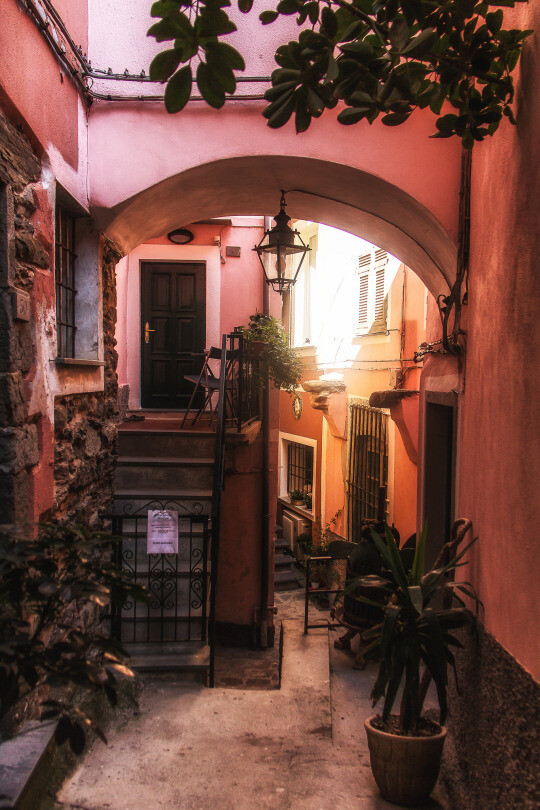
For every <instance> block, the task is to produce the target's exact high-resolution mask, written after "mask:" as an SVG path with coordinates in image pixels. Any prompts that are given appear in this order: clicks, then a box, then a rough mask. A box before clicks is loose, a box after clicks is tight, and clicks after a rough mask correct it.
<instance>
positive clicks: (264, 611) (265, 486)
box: [259, 217, 270, 650]
mask: <svg viewBox="0 0 540 810" xmlns="http://www.w3.org/2000/svg"><path fill="white" fill-rule="evenodd" d="M269 228H270V218H269V217H265V218H264V229H265V230H267V229H269ZM263 314H264V315H269V314H270V288H269V286H268V284H266V283H265V284H264V286H263ZM269 419H270V385H269V381H268V380H266V384H265V386H264V388H263V408H262V476H261V486H262V492H261V509H262V515H261V517H262V521H261V589H260V590H261V604H260V608H259V616H260V626H259V641H260V646H261V647H262V649H263V650H265V649H266V648H267V647H268V574H269V565H268V556H269V551H270V545H269V536H270V494H269V489H270V424H269Z"/></svg>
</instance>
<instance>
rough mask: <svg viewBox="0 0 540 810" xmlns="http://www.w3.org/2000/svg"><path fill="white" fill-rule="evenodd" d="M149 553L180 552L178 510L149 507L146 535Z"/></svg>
mask: <svg viewBox="0 0 540 810" xmlns="http://www.w3.org/2000/svg"><path fill="white" fill-rule="evenodd" d="M146 552H147V554H178V512H177V511H175V510H174V509H149V510H148V529H147V535H146Z"/></svg>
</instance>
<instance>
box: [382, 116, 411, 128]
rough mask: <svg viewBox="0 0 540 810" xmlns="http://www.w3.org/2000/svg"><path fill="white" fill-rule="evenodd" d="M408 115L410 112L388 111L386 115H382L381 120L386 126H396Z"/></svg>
mask: <svg viewBox="0 0 540 810" xmlns="http://www.w3.org/2000/svg"><path fill="white" fill-rule="evenodd" d="M409 115H410V113H388V114H387V115H383V117H382V118H381V121H382V123H383V124H386V126H387V127H396V126H398V125H399V124H403V122H404V121H406V120H407V118H408V117H409Z"/></svg>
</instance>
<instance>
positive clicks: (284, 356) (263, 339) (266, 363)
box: [242, 312, 304, 394]
mask: <svg viewBox="0 0 540 810" xmlns="http://www.w3.org/2000/svg"><path fill="white" fill-rule="evenodd" d="M242 334H243V336H244V339H245V340H246V341H247V342H248V344H249V345H250V346H251V348H252V351H253V353H256V350H257V353H258V355H259V358H260V360H261V361H262V368H263V369H264V370H263V371H261V382H262V383H263V384H265V383H266V380H267V379H268V378H269V379H271V380H272V382H273V383H274V385H275V387H276V388H280V389H281V390H283V391H287V392H288V393H289V394H293V393H294V391H295V390H296V388H297V387H298V385H299V384H300V381H301V379H302V372H303V370H304V363H303V362H302V360H301V359H300V357H299V356H298V354H297V352H296V351H295V350H294V349H292V348H291V347H290V346H289V338H288V335H287V332H286V331H285V329H284V328H283V326H282V325H281V324H280V323H279V321H277V320H276V319H275V318H273V317H272V316H271V315H264V314H263V313H261V312H257V313H256V314H255V315H250V318H249V325H248V326H244V327H243V328H242ZM257 344H260V345H259V346H257Z"/></svg>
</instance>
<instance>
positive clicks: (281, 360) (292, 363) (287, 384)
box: [243, 312, 304, 497]
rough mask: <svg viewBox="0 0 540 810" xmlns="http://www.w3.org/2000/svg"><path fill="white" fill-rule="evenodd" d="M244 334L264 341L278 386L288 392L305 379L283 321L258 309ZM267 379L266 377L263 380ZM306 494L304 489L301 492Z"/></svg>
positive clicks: (251, 340)
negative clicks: (282, 323) (281, 322)
mask: <svg viewBox="0 0 540 810" xmlns="http://www.w3.org/2000/svg"><path fill="white" fill-rule="evenodd" d="M243 335H244V338H245V340H247V341H248V343H250V344H252V345H253V343H262V344H263V349H262V352H261V360H262V361H263V362H264V364H265V365H266V367H267V370H268V375H269V377H270V378H271V379H272V381H273V383H274V386H275V387H276V388H281V389H283V390H284V391H287V392H288V393H289V394H292V393H294V390H295V388H296V387H297V386H298V385H299V383H300V380H301V379H302V371H303V368H304V364H303V362H302V360H301V359H300V357H299V356H298V354H297V353H296V352H295V350H294V349H291V347H290V346H289V341H288V337H287V333H286V332H285V330H284V329H283V327H282V325H281V324H280V323H279V321H277V320H276V319H275V318H273V317H272V316H271V315H263V314H262V313H260V312H257V313H256V314H255V315H251V316H250V318H249V325H248V326H247V327H244V330H243ZM262 382H263V383H264V379H263V380H262ZM300 497H303V493H301V494H300Z"/></svg>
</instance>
